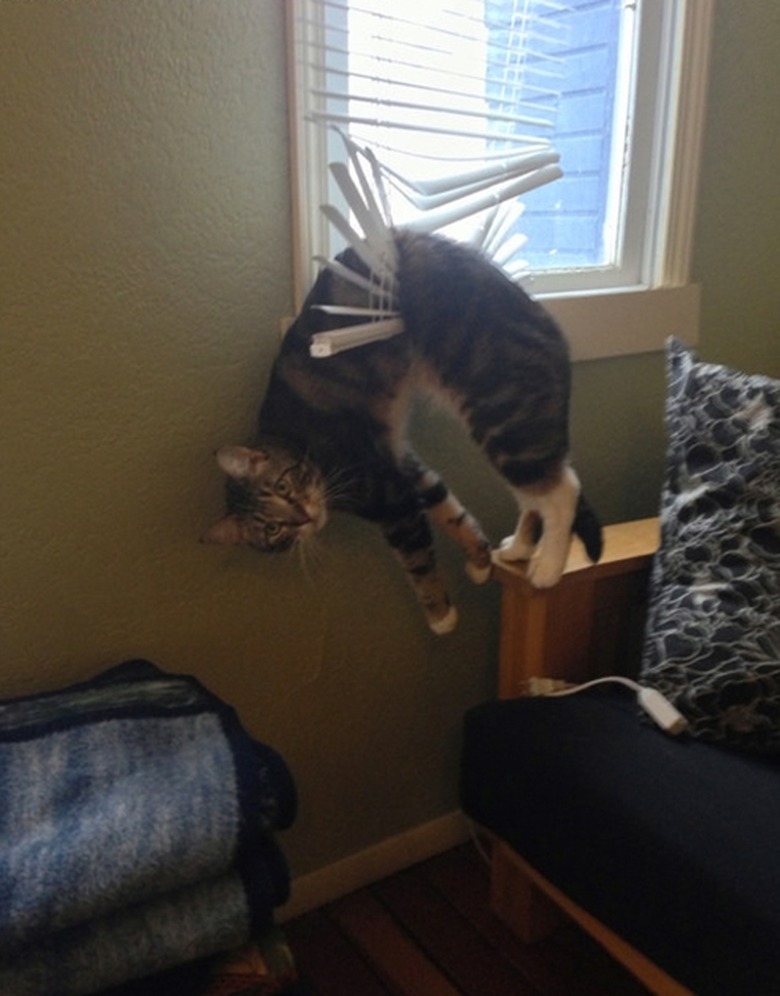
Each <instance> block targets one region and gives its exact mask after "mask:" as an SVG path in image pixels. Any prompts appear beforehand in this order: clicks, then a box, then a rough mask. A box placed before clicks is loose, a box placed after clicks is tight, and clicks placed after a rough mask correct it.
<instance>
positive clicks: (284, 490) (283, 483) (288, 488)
mask: <svg viewBox="0 0 780 996" xmlns="http://www.w3.org/2000/svg"><path fill="white" fill-rule="evenodd" d="M276 493H277V494H278V495H279V496H280V497H281V498H288V497H289V496H290V494H291V493H292V485H291V484H290V482H289V481H288V480H287V478H286V477H282V478H280V479H279V480H278V481H277V482H276Z"/></svg>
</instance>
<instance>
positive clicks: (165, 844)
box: [0, 661, 296, 996]
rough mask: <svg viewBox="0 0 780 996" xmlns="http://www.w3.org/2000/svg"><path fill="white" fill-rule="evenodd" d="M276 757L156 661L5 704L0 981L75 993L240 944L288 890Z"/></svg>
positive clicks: (284, 779) (210, 698) (285, 777)
mask: <svg viewBox="0 0 780 996" xmlns="http://www.w3.org/2000/svg"><path fill="white" fill-rule="evenodd" d="M295 809H296V796H295V787H294V784H293V781H292V778H291V776H290V773H289V771H288V769H287V766H286V765H285V763H284V761H283V760H282V758H281V757H280V756H279V755H278V754H277V753H276V752H275V751H274V750H273V749H271V748H270V747H267V746H265V745H263V744H261V743H259V742H258V741H256V740H254V739H252V738H251V737H250V736H249V735H248V734H247V733H246V731H245V730H244V729H243V728H242V726H241V724H240V722H239V720H238V718H237V716H236V714H235V712H234V710H233V709H231V708H230V707H229V706H227V705H225V704H224V703H223V702H221V701H220V700H219V699H218V698H216V697H215V696H214V695H212V694H211V693H209V692H208V691H207V690H206V689H205V688H203V686H202V685H201V684H200V683H199V682H198V681H196V680H195V679H194V678H191V677H188V676H182V675H171V674H166V673H164V672H162V671H160V670H159V669H158V668H157V667H155V666H154V665H153V664H150V663H149V662H147V661H130V662H127V663H125V664H121V665H119V666H118V667H116V668H113V669H111V670H110V671H107V672H105V673H104V674H102V675H100V676H99V677H98V678H96V679H94V680H92V681H89V682H85V683H83V684H79V685H75V686H71V687H69V688H66V689H64V690H61V691H58V692H52V693H44V694H41V695H34V696H29V697H26V698H18V699H14V700H7V701H3V702H0V993H3V994H4V996H28V994H29V996H59V994H62V996H77V994H87V993H92V992H96V991H98V990H99V989H102V988H106V987H108V986H111V985H115V984H118V983H121V982H123V981H126V980H127V979H130V978H135V977H140V976H143V975H146V974H149V973H151V972H155V971H158V970H161V969H164V968H168V967H170V966H172V965H175V964H178V963H181V962H184V961H188V960H191V959H195V958H199V957H202V956H205V955H208V954H212V953H214V952H216V951H221V950H226V949H228V948H231V947H234V946H238V945H240V944H243V943H245V942H246V941H247V940H248V939H250V938H251V937H253V936H257V934H258V933H259V932H260V931H261V930H262V929H264V927H266V926H267V925H268V924H269V923H270V922H271V921H272V918H273V909H274V907H275V906H277V905H279V904H280V903H282V902H284V901H285V899H286V898H287V893H288V889H289V875H288V869H287V864H286V861H285V859H284V857H283V855H282V854H281V852H280V850H279V849H278V846H277V845H276V843H275V840H274V832H275V831H276V830H281V829H285V828H286V827H288V826H289V825H290V824H291V823H292V821H293V819H294V816H295Z"/></svg>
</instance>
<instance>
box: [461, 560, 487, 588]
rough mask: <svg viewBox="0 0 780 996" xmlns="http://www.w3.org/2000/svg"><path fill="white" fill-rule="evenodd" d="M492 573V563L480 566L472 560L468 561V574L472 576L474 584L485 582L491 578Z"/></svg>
mask: <svg viewBox="0 0 780 996" xmlns="http://www.w3.org/2000/svg"><path fill="white" fill-rule="evenodd" d="M492 573H493V567H492V565H491V564H486V565H485V566H484V567H479V566H478V565H477V564H475V563H473V561H471V560H467V561H466V574H467V575H468V576H469V577H470V578H471V580H472V581H473V582H474V584H484V583H485V582H486V581H487V580H488V579H489V578H490V575H491V574H492Z"/></svg>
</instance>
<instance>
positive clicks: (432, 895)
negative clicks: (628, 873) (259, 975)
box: [284, 844, 647, 996]
mask: <svg viewBox="0 0 780 996" xmlns="http://www.w3.org/2000/svg"><path fill="white" fill-rule="evenodd" d="M488 900H489V882H488V868H487V865H486V864H485V862H484V860H483V858H482V857H480V855H479V854H478V853H477V850H476V848H475V847H474V846H473V845H471V844H464V845H463V846H462V847H459V848H456V849H455V850H452V851H448V852H447V853H445V854H443V855H440V856H438V857H435V858H432V859H430V860H429V861H426V862H423V863H422V864H420V865H417V866H415V867H414V868H411V869H409V870H408V871H405V872H401V873H399V874H397V875H393V876H392V877H391V878H388V879H386V880H385V881H383V882H379V883H377V884H376V885H373V886H370V887H369V888H366V889H361V890H360V891H359V892H355V893H353V894H351V895H349V896H346V897H345V898H343V899H340V900H338V901H337V902H334V903H332V904H330V905H328V906H325V907H323V908H322V909H319V910H315V911H313V912H311V913H308V914H306V915H305V916H302V917H300V918H298V919H297V920H293V921H291V922H290V923H288V924H286V925H285V928H284V930H285V934H286V935H287V940H288V942H289V944H290V946H291V948H292V951H293V954H294V956H295V960H296V963H297V967H298V972H299V974H300V975H301V978H302V980H303V981H304V982H305V983H306V984H307V985H308V988H309V990H310V993H311V996H645V994H646V993H647V990H646V989H644V987H642V986H641V985H640V984H639V983H638V982H636V981H635V980H634V978H633V976H631V975H629V974H628V973H627V972H626V971H625V970H624V969H622V968H621V967H620V966H618V965H616V964H615V963H614V962H613V961H612V960H611V959H610V958H609V957H608V956H607V955H606V954H605V952H603V951H602V949H601V948H600V947H599V946H598V945H597V944H595V942H593V941H591V940H590V938H588V937H587V936H586V935H585V934H584V933H583V932H582V931H581V930H580V929H579V928H578V927H576V926H575V925H574V924H571V925H567V926H565V927H563V928H561V929H560V930H559V931H558V932H557V933H556V934H555V935H554V936H553V937H551V938H549V939H547V940H545V941H542V942H540V943H538V944H535V945H532V946H528V945H524V944H522V943H521V942H520V941H519V940H517V939H516V938H515V937H514V936H513V935H512V934H511V933H510V932H509V931H508V930H507V929H506V928H505V927H504V926H503V924H501V922H500V921H498V920H497V919H496V918H495V917H494V916H493V915H492V914H491V912H490V910H489V907H488Z"/></svg>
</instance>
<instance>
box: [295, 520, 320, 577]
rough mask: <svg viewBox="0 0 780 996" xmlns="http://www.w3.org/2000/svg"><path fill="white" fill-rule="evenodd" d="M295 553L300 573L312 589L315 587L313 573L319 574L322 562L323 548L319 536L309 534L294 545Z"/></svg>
mask: <svg viewBox="0 0 780 996" xmlns="http://www.w3.org/2000/svg"><path fill="white" fill-rule="evenodd" d="M295 551H296V555H297V557H298V563H299V564H300V566H301V573H302V574H303V576H304V577H305V578H306V581H307V582H308V583H309V585H311V587H312V588H314V587H316V578H315V576H314V575H315V572H316V573H318V574H319V573H321V571H322V561H323V555H322V552H323V547H322V542H321V540H320V538H319V536H318V535H317V534H316V533H311V534H310V535H308V536H306V537H305V538H304V539H301V540H299V542H297V543H296V544H295Z"/></svg>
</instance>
